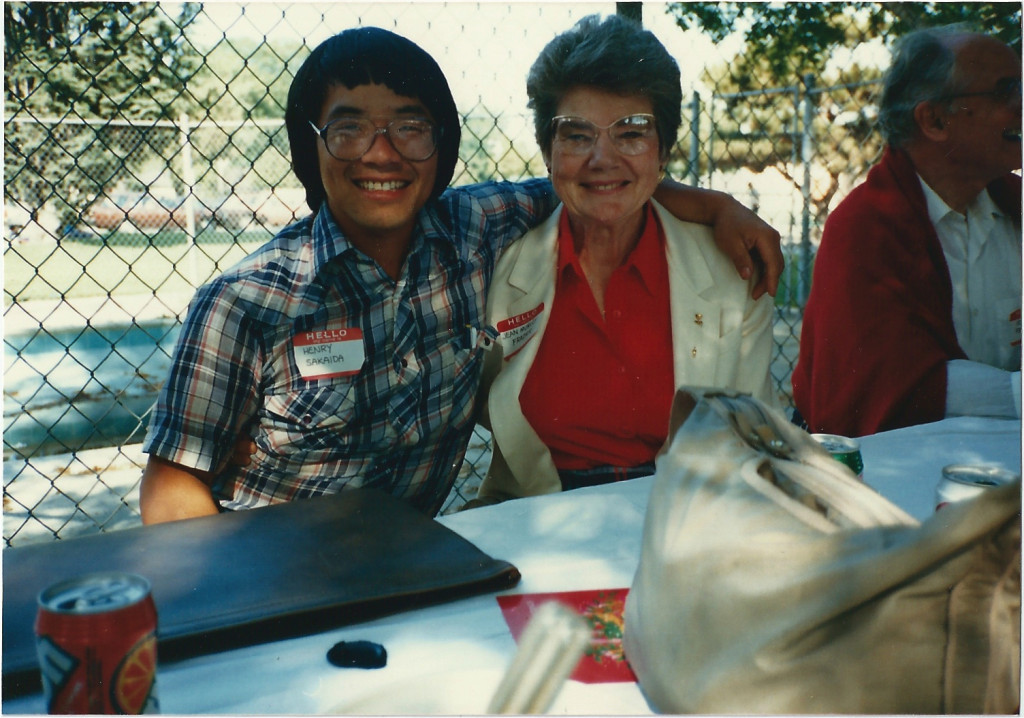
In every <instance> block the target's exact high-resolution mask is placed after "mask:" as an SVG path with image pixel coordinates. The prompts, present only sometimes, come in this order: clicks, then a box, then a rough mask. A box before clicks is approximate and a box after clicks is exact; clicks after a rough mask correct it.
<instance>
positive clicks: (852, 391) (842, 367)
mask: <svg viewBox="0 0 1024 718" xmlns="http://www.w3.org/2000/svg"><path fill="white" fill-rule="evenodd" d="M988 191H989V193H990V194H991V195H992V199H993V200H994V201H995V202H996V204H998V205H999V206H1000V207H1001V208H1002V209H1003V210H1004V211H1007V212H1016V213H1017V215H1018V216H1019V214H1020V211H1021V196H1020V191H1021V181H1020V177H1018V176H1017V175H1013V174H1011V175H1008V176H1007V177H1004V178H1001V179H999V180H997V181H996V182H994V183H992V185H990V186H989V188H988ZM952 306H953V292H952V286H951V283H950V279H949V268H948V267H947V266H946V260H945V257H944V255H943V253H942V247H941V245H940V244H939V238H938V236H937V235H936V233H935V229H934V228H933V227H932V223H931V220H930V219H929V217H928V207H927V204H926V202H925V198H924V192H923V191H922V189H921V184H920V181H919V180H918V177H917V174H916V171H915V170H914V167H913V165H912V164H911V162H910V158H909V157H908V156H907V155H906V153H905V152H903V151H901V150H896V149H893V148H891V147H890V148H889V149H887V150H886V152H885V155H884V156H883V157H882V160H881V162H879V163H878V165H876V166H875V167H873V168H872V169H871V171H870V172H868V176H867V179H866V180H865V182H864V183H863V184H862V185H860V186H858V187H857V188H855V189H854V190H853V191H852V192H850V194H849V196H848V197H847V198H846V199H845V200H843V201H842V202H841V203H840V204H839V206H838V207H837V208H836V210H835V211H834V212H832V214H831V215H830V216H829V218H828V221H827V222H826V223H825V231H824V233H823V235H822V238H821V246H820V248H819V249H818V254H817V258H816V259H815V264H814V281H813V284H812V287H811V293H810V297H809V298H808V301H807V307H806V309H805V312H804V321H803V329H802V333H801V337H800V357H799V359H798V361H797V366H796V368H795V369H794V371H793V397H794V399H795V402H796V406H797V409H798V410H799V411H800V413H801V414H802V415H803V417H804V419H805V420H806V421H807V424H808V427H809V428H810V430H811V431H815V432H825V433H832V434H842V435H845V436H863V435H865V434H872V433H875V432H877V431H886V430H889V429H895V428H898V427H902V426H909V425H912V424H923V423H926V422H930V421H938V420H939V419H942V418H943V417H944V416H945V412H946V362H947V361H949V360H951V359H964V358H966V356H965V354H964V351H963V349H961V348H960V345H959V344H958V343H957V339H956V331H955V329H954V328H953V315H952Z"/></svg>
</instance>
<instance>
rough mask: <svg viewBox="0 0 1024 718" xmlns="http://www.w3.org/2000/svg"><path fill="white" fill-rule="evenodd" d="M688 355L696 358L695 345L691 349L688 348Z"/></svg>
mask: <svg viewBox="0 0 1024 718" xmlns="http://www.w3.org/2000/svg"><path fill="white" fill-rule="evenodd" d="M690 356H692V357H693V358H694V359H696V358H697V347H694V348H693V349H691V350H690Z"/></svg>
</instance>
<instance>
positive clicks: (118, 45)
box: [4, 2, 200, 119]
mask: <svg viewBox="0 0 1024 718" xmlns="http://www.w3.org/2000/svg"><path fill="white" fill-rule="evenodd" d="M197 12H198V5H196V4H194V3H186V4H185V5H183V6H182V10H181V13H180V15H179V16H178V17H177V18H170V17H168V16H167V15H166V13H165V10H164V9H163V7H162V6H161V5H158V4H154V3H92V2H84V3H55V2H54V3H50V2H30V3H5V4H4V62H5V73H4V89H5V101H6V104H7V111H8V115H10V114H11V113H12V111H17V110H28V111H29V112H31V113H32V114H36V115H47V116H54V115H56V116H58V117H62V116H66V115H78V116H81V117H86V118H89V117H92V118H102V119H113V118H137V119H159V118H171V119H173V118H175V116H176V115H177V114H178V113H179V112H181V111H184V110H186V109H188V107H189V106H190V104H191V103H190V98H189V96H188V95H187V93H186V92H185V91H184V88H185V86H186V84H187V82H188V80H189V79H190V78H191V76H192V75H193V74H194V73H195V71H196V69H197V68H198V67H199V64H200V58H198V57H197V55H196V53H195V52H194V51H193V49H192V47H191V45H189V43H187V42H185V41H184V31H185V28H187V27H188V25H189V24H190V23H191V22H192V21H193V20H194V18H195V16H196V14H197Z"/></svg>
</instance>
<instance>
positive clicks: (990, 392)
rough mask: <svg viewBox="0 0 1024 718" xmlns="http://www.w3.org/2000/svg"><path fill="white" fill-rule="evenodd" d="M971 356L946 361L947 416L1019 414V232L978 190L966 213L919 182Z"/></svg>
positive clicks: (958, 332) (955, 319) (957, 326)
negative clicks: (950, 205)
mask: <svg viewBox="0 0 1024 718" xmlns="http://www.w3.org/2000/svg"><path fill="white" fill-rule="evenodd" d="M921 187H922V189H923V190H924V196H925V200H926V201H927V203H928V215H929V218H930V219H931V221H932V225H933V226H934V227H935V231H936V234H938V237H939V243H940V244H941V245H942V251H943V254H944V255H945V258H946V264H947V266H948V267H949V275H950V280H951V282H952V285H953V327H954V329H955V330H956V336H957V341H958V342H959V343H960V346H961V347H962V348H963V350H964V352H965V353H966V354H967V357H968V361H964V360H956V361H951V362H949V363H948V364H947V390H946V415H947V416H956V415H963V414H972V415H979V414H981V415H988V416H1017V417H1019V416H1020V396H1019V394H1020V356H1021V354H1020V350H1021V345H1020V340H1021V312H1020V309H1021V234H1020V228H1019V227H1018V226H1017V225H1016V223H1015V222H1014V217H1012V216H1010V215H1007V214H1006V213H1004V212H1003V211H1001V210H1000V209H999V208H998V207H997V206H996V204H995V203H994V202H993V201H992V198H991V197H990V196H989V194H988V192H986V191H983V192H981V194H979V195H978V196H977V197H976V198H975V199H974V201H973V202H972V203H971V204H970V205H969V206H968V207H967V211H966V212H965V213H964V214H961V213H959V212H956V211H955V210H953V209H951V208H950V207H949V206H948V205H947V204H946V203H945V202H944V201H943V200H942V198H941V197H939V195H938V194H936V193H935V191H934V190H933V189H932V188H931V187H929V186H928V184H927V183H926V182H924V180H921Z"/></svg>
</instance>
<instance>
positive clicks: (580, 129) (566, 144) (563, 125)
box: [551, 114, 658, 155]
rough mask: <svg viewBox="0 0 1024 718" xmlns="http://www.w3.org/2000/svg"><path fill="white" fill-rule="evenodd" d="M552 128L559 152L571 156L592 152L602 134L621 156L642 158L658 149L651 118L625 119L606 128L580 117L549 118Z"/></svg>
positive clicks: (562, 116)
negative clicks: (604, 133)
mask: <svg viewBox="0 0 1024 718" xmlns="http://www.w3.org/2000/svg"><path fill="white" fill-rule="evenodd" d="M551 125H552V128H553V129H554V141H555V142H556V143H557V144H558V146H559V149H561V150H562V151H563V152H565V153H566V154H570V155H585V154H588V153H589V152H591V150H593V149H594V145H596V144H597V140H598V138H599V137H600V136H601V133H602V132H607V133H608V137H609V138H610V139H611V141H612V146H613V147H615V149H616V150H617V151H618V152H620V153H621V154H624V155H642V154H643V153H645V152H647V151H649V150H651V149H657V147H658V133H657V131H656V129H655V121H654V115H645V114H644V115H627V116H626V117H622V118H620V119H618V120H616V121H615V122H613V123H612V124H610V125H608V126H607V127H600V126H599V125H595V124H594V123H593V122H591V121H590V120H585V119H583V118H582V117H572V116H570V115H559V116H558V117H554V118H552V120H551Z"/></svg>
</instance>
